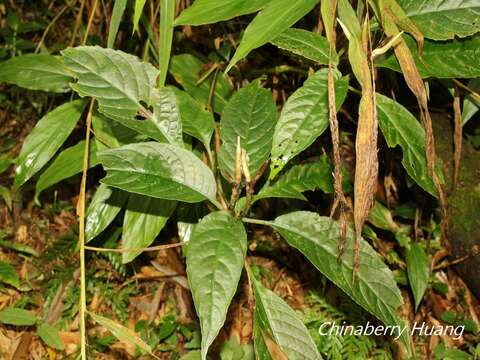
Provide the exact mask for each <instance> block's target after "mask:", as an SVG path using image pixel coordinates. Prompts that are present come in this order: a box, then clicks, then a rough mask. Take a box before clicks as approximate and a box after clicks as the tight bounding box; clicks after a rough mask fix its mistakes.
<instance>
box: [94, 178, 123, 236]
mask: <svg viewBox="0 0 480 360" xmlns="http://www.w3.org/2000/svg"><path fill="white" fill-rule="evenodd" d="M127 197H128V196H127V193H126V192H124V191H121V190H118V189H113V188H110V187H108V186H107V185H105V184H100V186H99V187H98V189H97V191H96V192H95V195H94V196H93V199H92V202H91V203H90V205H89V206H88V209H87V213H86V216H85V219H86V220H85V238H86V240H87V242H88V241H90V240H92V239H93V238H95V237H96V236H97V235H98V234H100V233H101V232H102V231H103V230H105V229H106V228H107V226H108V225H110V223H111V222H112V221H113V219H115V217H116V216H117V214H118V213H119V212H120V210H122V206H123V205H124V204H125V202H126V201H127Z"/></svg>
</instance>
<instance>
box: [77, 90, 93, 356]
mask: <svg viewBox="0 0 480 360" xmlns="http://www.w3.org/2000/svg"><path fill="white" fill-rule="evenodd" d="M94 104H95V100H94V99H92V100H91V101H90V107H89V109H88V114H87V120H86V122H87V124H86V125H87V130H86V134H85V148H84V151H83V173H82V180H81V183H80V194H79V195H78V204H77V215H78V222H79V235H78V238H79V243H80V246H79V247H80V250H79V251H80V254H79V255H80V304H79V305H80V307H79V316H80V355H81V359H82V360H87V342H86V338H87V336H86V326H85V316H86V311H87V296H86V292H87V291H86V281H85V192H86V185H87V170H88V155H89V148H90V128H91V126H92V112H93V105H94Z"/></svg>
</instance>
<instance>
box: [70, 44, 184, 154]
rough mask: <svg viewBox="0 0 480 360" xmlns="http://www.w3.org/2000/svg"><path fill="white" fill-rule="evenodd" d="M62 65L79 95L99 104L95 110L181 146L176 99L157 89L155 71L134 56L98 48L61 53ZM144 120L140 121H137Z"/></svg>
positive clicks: (161, 139)
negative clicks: (72, 78) (67, 70)
mask: <svg viewBox="0 0 480 360" xmlns="http://www.w3.org/2000/svg"><path fill="white" fill-rule="evenodd" d="M62 53H63V56H64V59H65V64H66V65H67V66H68V68H69V69H70V70H71V71H73V72H74V73H75V74H76V77H77V78H78V81H77V82H76V83H74V84H71V85H70V86H71V87H72V89H73V90H75V91H76V92H77V93H78V94H79V95H80V96H91V97H94V98H95V99H96V100H97V101H98V105H99V107H98V110H99V111H100V112H101V113H102V114H104V115H105V116H107V117H109V118H111V119H113V120H115V121H118V122H120V123H121V124H122V125H125V126H127V127H129V128H131V129H132V130H135V131H137V132H139V133H141V134H145V135H147V136H149V137H151V138H152V139H155V140H157V141H165V140H166V141H167V142H169V143H171V144H177V145H180V146H183V141H182V124H181V122H179V121H178V118H177V117H175V116H172V115H174V111H175V108H176V105H175V104H174V103H172V101H174V99H175V97H174V96H173V94H172V93H171V91H168V90H165V89H162V90H158V89H157V88H156V87H155V85H156V79H157V76H158V70H157V69H155V68H154V67H153V66H152V65H150V64H147V63H144V62H141V61H140V59H138V58H137V57H135V56H133V55H129V54H126V53H124V52H122V51H119V50H112V49H104V48H101V47H98V46H80V47H76V48H69V49H67V50H64V51H63V52H62ZM137 115H140V116H142V117H144V118H145V119H144V120H143V121H141V120H138V119H136V117H137Z"/></svg>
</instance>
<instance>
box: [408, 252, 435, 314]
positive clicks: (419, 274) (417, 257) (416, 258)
mask: <svg viewBox="0 0 480 360" xmlns="http://www.w3.org/2000/svg"><path fill="white" fill-rule="evenodd" d="M405 259H406V261H407V273H408V281H409V282H410V287H411V289H412V292H413V298H414V299H415V310H416V309H418V305H419V304H420V302H421V301H422V298H423V294H425V290H426V289H427V285H428V278H429V276H430V262H429V259H428V255H427V254H426V253H425V250H424V249H423V247H422V246H421V245H420V244H417V243H413V244H411V245H410V246H409V247H407V249H406V252H405Z"/></svg>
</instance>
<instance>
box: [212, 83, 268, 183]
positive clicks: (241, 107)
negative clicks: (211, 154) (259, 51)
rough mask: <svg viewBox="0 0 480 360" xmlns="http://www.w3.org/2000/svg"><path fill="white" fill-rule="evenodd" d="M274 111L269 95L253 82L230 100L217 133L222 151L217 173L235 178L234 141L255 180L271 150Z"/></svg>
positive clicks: (219, 156)
mask: <svg viewBox="0 0 480 360" xmlns="http://www.w3.org/2000/svg"><path fill="white" fill-rule="evenodd" d="M276 119H277V109H276V106H275V103H274V101H273V98H272V93H271V92H270V91H269V90H267V89H263V88H261V87H260V86H259V84H258V83H257V82H253V83H251V84H249V85H247V86H245V87H243V88H241V89H240V90H238V91H237V92H236V93H235V95H233V96H232V98H231V99H230V101H229V102H228V104H227V106H226V107H225V108H224V110H223V113H222V119H221V121H220V133H221V136H222V141H223V144H222V147H221V148H220V152H219V155H218V161H219V165H220V169H221V170H222V172H223V173H224V174H227V175H228V176H229V177H230V178H235V157H236V149H237V138H238V137H239V138H240V146H241V147H242V149H244V150H245V151H246V153H247V155H248V166H249V171H250V174H251V176H252V177H253V178H254V177H255V175H256V174H257V172H258V171H259V170H260V168H261V167H262V165H263V163H264V162H265V161H267V159H268V157H269V155H270V150H271V148H272V137H273V129H274V127H275V122H276Z"/></svg>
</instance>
